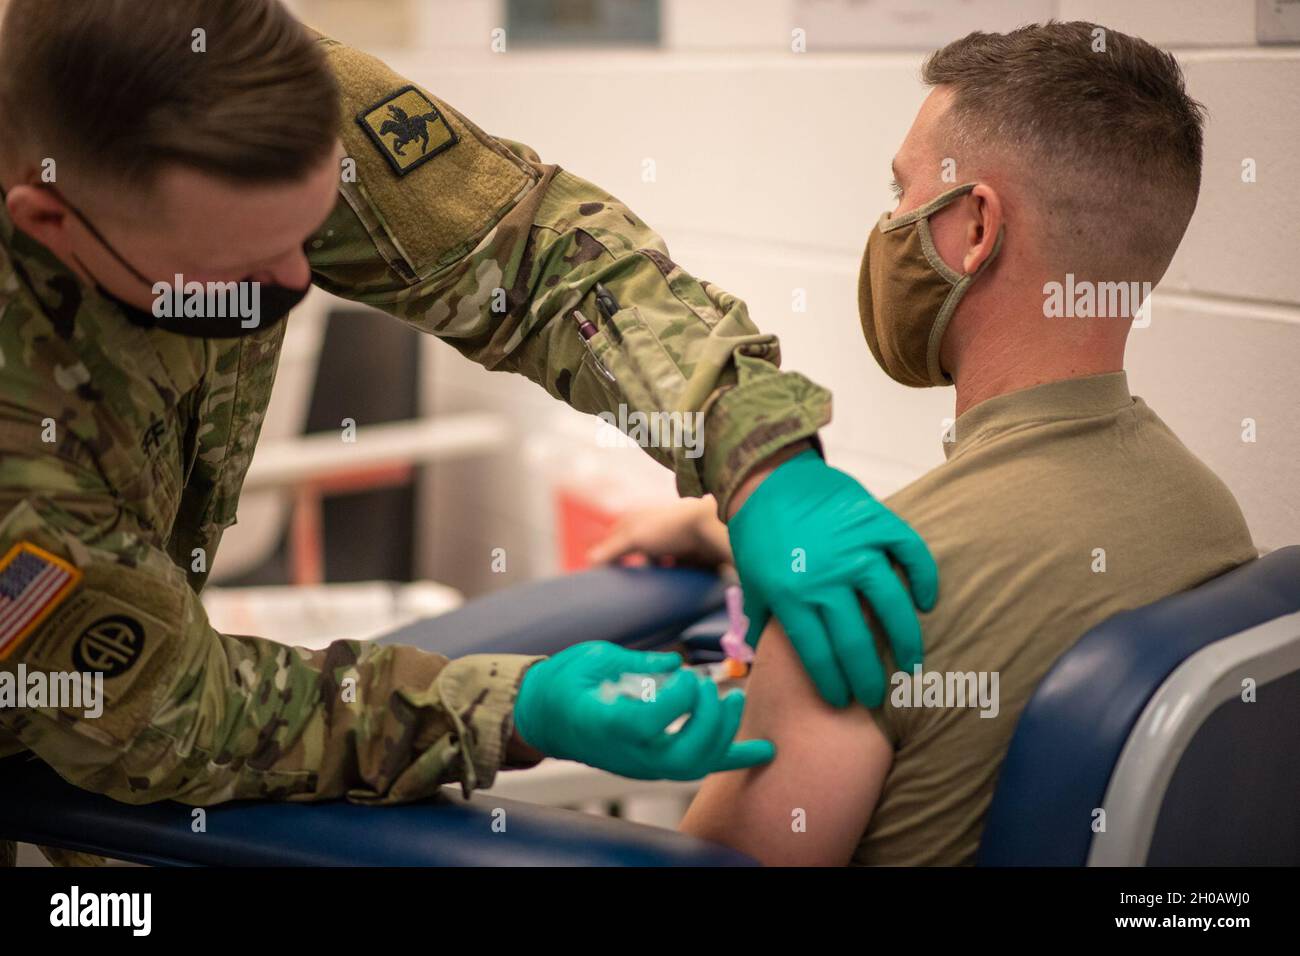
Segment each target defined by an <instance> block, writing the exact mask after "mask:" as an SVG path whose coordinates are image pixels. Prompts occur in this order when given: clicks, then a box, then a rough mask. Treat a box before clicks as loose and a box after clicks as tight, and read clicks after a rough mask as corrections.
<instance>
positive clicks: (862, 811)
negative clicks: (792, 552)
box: [681, 620, 893, 866]
mask: <svg viewBox="0 0 1300 956" xmlns="http://www.w3.org/2000/svg"><path fill="white" fill-rule="evenodd" d="M746 697H747V699H746V702H745V716H744V719H743V720H742V722H741V726H740V734H739V737H740V739H754V738H767V739H769V740H771V741H772V742H773V743H774V744H776V759H775V760H773V761H772V763H770V764H768V765H766V766H763V767H758V768H752V769H749V770H737V771H732V772H730V773H720V774H714V775H713V776H711V777H709V778H708V779H706V780H705V781H704V785H703V787H701V789H700V792H699V794H698V795H697V796H696V798H695V800H694V802H693V803H692V804H691V807H690V809H689V810H688V811H687V813H686V817H685V818H684V819H683V821H682V824H681V828H682V830H683V831H685V832H687V833H692V834H694V835H696V836H700V837H703V838H705V839H709V840H713V841H715V842H718V843H723V844H726V845H728V846H731V847H735V848H736V849H738V850H741V851H743V852H745V853H748V854H750V855H751V856H754V857H756V858H757V859H759V860H760V861H762V862H763V863H766V864H769V865H787V866H812V865H844V864H845V863H848V862H849V859H850V858H851V857H852V855H853V851H854V848H855V847H856V846H857V843H858V840H859V839H860V838H861V836H862V833H863V832H864V831H865V830H866V827H867V823H868V821H869V820H870V819H871V813H872V810H874V808H875V805H876V801H877V800H878V799H879V798H880V791H881V788H882V787H883V786H884V781H885V775H886V774H887V773H888V772H889V767H890V764H891V763H892V761H893V748H892V747H891V746H890V744H889V742H888V741H887V740H886V739H885V736H884V734H882V733H881V731H880V729H879V728H878V727H877V726H876V723H875V721H874V720H873V718H872V716H871V714H870V712H869V711H867V710H866V708H864V707H862V706H861V705H859V704H852V705H850V706H849V707H846V708H844V709H842V710H837V709H835V708H833V707H831V706H830V704H828V703H826V701H824V700H823V699H822V698H821V696H820V695H819V694H818V693H817V690H816V688H815V687H814V686H813V683H812V681H811V680H810V679H809V677H808V674H807V672H806V671H805V670H804V668H803V664H802V663H801V662H800V661H799V658H798V656H797V654H796V653H795V650H794V647H793V645H791V643H790V639H789V638H788V637H787V636H786V634H785V631H784V630H783V629H782V628H781V626H780V624H779V623H777V622H776V621H775V620H773V621H772V623H771V624H769V625H768V627H767V629H766V630H765V631H764V632H763V636H762V639H761V640H760V641H759V644H758V652H757V656H756V659H755V661H754V667H753V671H752V672H751V674H750V677H749V684H748V687H747V688H746Z"/></svg>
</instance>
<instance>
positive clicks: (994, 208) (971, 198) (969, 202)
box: [961, 183, 1002, 275]
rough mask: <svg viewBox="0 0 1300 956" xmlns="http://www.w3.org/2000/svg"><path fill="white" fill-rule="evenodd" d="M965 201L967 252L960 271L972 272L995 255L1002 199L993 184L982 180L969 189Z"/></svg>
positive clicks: (999, 229) (969, 273) (1000, 221)
mask: <svg viewBox="0 0 1300 956" xmlns="http://www.w3.org/2000/svg"><path fill="white" fill-rule="evenodd" d="M965 204H966V207H967V214H968V216H969V221H968V223H967V226H966V235H965V240H966V254H965V256H963V257H962V261H961V271H962V272H964V273H965V274H966V275H971V274H972V273H974V272H976V271H977V270H978V269H979V268H980V266H982V265H984V263H985V262H987V261H988V259H989V256H991V255H993V249H994V247H995V246H996V245H997V240H998V233H999V232H1000V231H1001V229H1002V200H1001V199H1000V198H999V197H998V194H997V191H996V190H995V189H994V188H993V187H992V186H989V185H987V184H986V183H979V184H977V185H976V186H975V188H974V189H972V190H971V191H970V194H969V195H968V196H967V197H966V203H965Z"/></svg>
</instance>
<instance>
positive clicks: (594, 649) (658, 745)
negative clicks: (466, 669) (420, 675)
mask: <svg viewBox="0 0 1300 956" xmlns="http://www.w3.org/2000/svg"><path fill="white" fill-rule="evenodd" d="M681 665H682V659H681V656H680V655H679V654H662V653H654V652H647V651H630V650H628V649H627V648H624V647H619V646H618V645H616V644H610V643H607V642H605V641H587V642H586V643H583V644H575V645H574V646H573V647H570V648H566V649H565V650H563V651H561V652H560V653H558V654H556V655H555V656H554V657H551V658H547V659H546V660H544V661H539V662H538V663H536V664H534V665H533V666H532V667H530V668H528V670H527V672H525V674H524V679H523V683H522V684H521V685H520V688H519V698H518V700H516V701H515V730H516V731H518V733H519V736H520V737H522V738H523V739H524V741H525V742H526V743H528V744H529V745H530V746H532V747H533V748H534V749H536V750H540V751H541V752H542V753H544V754H547V755H548V756H551V757H563V758H566V759H569V760H579V761H581V762H583V763H585V764H590V765H591V766H593V767H599V768H600V769H602V770H608V771H610V772H611V773H616V774H620V775H621V776H624V777H634V778H636V779H638V780H661V779H667V780H695V779H698V778H700V777H703V776H706V775H707V774H710V773H716V772H718V771H722V770H738V769H740V768H742V767H752V766H754V765H755V764H760V763H766V762H768V761H769V760H771V759H772V757H773V756H774V755H775V753H776V750H775V748H774V747H773V746H772V743H771V742H770V741H767V740H746V741H744V742H742V743H734V742H733V740H734V738H735V736H736V731H737V729H738V728H739V727H740V715H741V711H742V710H743V709H744V704H745V696H744V694H743V693H741V692H740V691H732V692H731V693H730V694H728V695H727V696H726V697H724V698H722V699H719V698H718V688H717V685H716V684H714V683H713V681H711V680H709V679H708V678H706V677H702V676H700V675H697V674H695V673H694V672H692V671H689V670H683V669H682V667H681ZM624 675H636V676H637V677H642V676H645V684H646V687H647V690H646V692H645V693H644V694H637V695H636V696H625V695H622V694H619V693H617V692H615V691H612V690H611V686H610V685H614V684H618V683H619V682H620V679H621V678H623V676H624ZM648 675H656V677H657V678H660V679H658V680H651V679H650V678H649V676H648ZM602 685H605V686H603V687H602ZM683 714H690V715H691V717H690V719H689V720H688V721H687V722H686V724H685V725H684V726H683V727H682V728H681V729H680V730H678V731H677V732H676V733H671V734H670V733H668V732H667V728H668V726H669V725H670V724H672V723H673V722H674V721H675V720H677V718H678V717H680V716H682V715H683Z"/></svg>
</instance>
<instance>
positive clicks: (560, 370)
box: [311, 41, 830, 514]
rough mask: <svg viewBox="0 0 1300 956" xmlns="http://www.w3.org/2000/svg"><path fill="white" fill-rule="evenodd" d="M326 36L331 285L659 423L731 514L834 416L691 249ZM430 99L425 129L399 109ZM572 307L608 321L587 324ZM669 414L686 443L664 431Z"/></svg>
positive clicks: (685, 478)
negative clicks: (676, 253)
mask: <svg viewBox="0 0 1300 956" xmlns="http://www.w3.org/2000/svg"><path fill="white" fill-rule="evenodd" d="M325 42H326V43H327V48H328V49H329V51H330V58H331V62H332V64H333V65H334V68H335V71H336V73H337V75H338V76H339V80H340V87H341V89H342V91H343V110H344V131H343V145H344V148H345V151H346V153H347V158H346V159H345V160H344V176H343V183H342V185H341V190H340V192H341V198H340V202H339V203H338V205H337V206H336V208H335V211H334V215H333V216H332V217H331V218H330V220H329V221H328V222H327V223H326V225H325V227H324V228H323V229H322V230H321V232H320V233H319V234H318V235H317V236H316V237H315V238H314V239H313V241H312V243H311V261H312V267H313V272H314V275H315V281H316V282H317V284H319V285H321V286H322V287H324V288H325V289H327V290H328V291H330V292H333V293H335V294H337V295H339V296H342V297H344V298H348V299H352V300H354V301H358V302H362V303H366V304H368V305H372V306H375V307H376V308H379V309H382V310H384V311H386V312H389V313H391V314H392V315H395V316H397V317H398V318H400V319H402V320H403V321H405V322H407V323H409V324H410V325H412V326H414V327H416V328H418V329H420V330H422V331H425V332H429V333H432V334H434V335H437V336H439V337H440V338H443V339H445V340H446V341H448V342H450V343H451V344H452V345H453V346H455V347H456V348H457V349H458V350H459V351H460V352H462V353H463V354H465V355H466V356H468V357H469V358H471V359H473V360H474V361H476V362H478V363H480V364H481V365H484V366H486V367H487V368H489V369H494V370H504V371H511V372H518V373H521V374H523V375H526V376H527V377H528V378H530V379H532V380H533V381H535V382H537V383H538V384H540V385H541V386H542V387H544V388H545V389H546V390H547V391H548V392H549V393H550V394H551V395H553V396H555V397H556V398H559V399H561V400H562V401H565V402H567V403H568V404H570V405H571V406H573V407H574V408H577V409H579V410H581V411H585V412H590V413H598V414H599V413H605V415H607V416H608V420H610V421H613V422H615V423H620V426H621V427H622V426H623V425H633V426H635V425H637V424H641V425H647V424H648V427H647V428H643V429H642V434H644V435H647V436H649V437H650V439H651V440H650V441H646V442H642V444H643V445H647V446H648V447H647V449H646V450H647V451H648V452H649V453H650V454H651V455H653V456H654V457H655V458H656V459H658V460H660V461H661V462H662V463H664V464H665V465H667V466H668V467H670V468H672V469H673V470H674V472H675V474H676V476H677V487H678V490H679V492H680V493H681V494H682V495H700V494H704V493H712V494H714V495H715V496H716V497H717V499H718V506H719V510H720V512H722V513H724V514H725V510H726V505H727V502H728V499H729V498H730V496H731V494H732V493H733V492H734V491H735V489H736V488H737V486H738V485H739V484H740V483H741V481H742V479H743V478H744V476H745V475H746V473H747V472H748V471H749V470H750V469H751V468H752V467H753V466H754V465H756V464H757V463H758V462H759V461H761V460H762V459H764V458H766V457H768V456H769V455H771V454H772V453H773V452H775V451H777V450H778V449H780V448H782V447H784V446H786V445H788V444H790V443H791V442H794V441H797V440H799V439H803V438H809V437H812V436H815V434H816V432H817V430H818V429H819V428H821V427H822V426H823V425H825V424H826V423H827V422H828V421H829V420H830V395H829V393H828V392H827V391H826V390H825V389H823V388H821V387H819V386H817V385H815V384H814V383H812V382H810V381H809V380H808V379H806V378H804V377H803V376H802V375H799V374H796V373H791V372H782V371H780V369H779V367H778V366H779V362H780V352H779V346H778V343H777V340H776V338H775V337H774V336H772V335H765V334H762V333H760V332H759V331H758V329H757V328H755V326H754V324H753V323H752V322H751V321H750V318H749V315H748V312H747V310H746V307H745V304H744V303H743V302H742V301H741V300H739V299H737V298H736V297H734V296H732V295H729V294H728V293H726V292H724V291H723V290H721V289H719V288H717V287H716V286H712V285H710V284H708V283H706V282H702V281H700V280H698V279H696V278H694V277H693V276H691V275H690V274H689V273H687V272H686V271H685V270H683V269H682V268H681V267H680V266H678V265H676V264H675V263H674V262H673V261H672V260H671V259H670V258H669V256H668V250H667V247H666V246H665V245H664V242H663V240H662V239H661V238H660V237H659V236H658V235H657V234H656V233H655V232H654V231H653V230H652V229H651V228H650V227H649V226H647V225H646V224H645V223H644V222H643V221H642V220H641V219H640V217H638V216H637V215H636V214H635V213H633V212H632V211H631V210H630V209H628V208H627V207H625V206H624V205H623V204H622V203H620V202H619V201H618V200H617V199H615V198H614V197H613V196H610V195H609V194H608V193H606V192H604V191H603V190H601V189H599V188H598V187H596V186H594V185H592V184H591V183H589V182H586V181H584V180H582V179H580V178H579V177H577V176H574V175H572V174H571V173H569V172H566V171H564V170H562V169H559V168H558V167H555V166H547V165H543V164H542V163H541V162H540V161H539V160H538V157H537V156H536V154H535V153H533V152H532V151H531V150H530V149H528V148H527V147H524V146H521V145H519V144H515V143H511V142H508V141H506V140H502V139H498V138H494V137H490V136H488V135H487V134H485V133H483V131H482V130H480V129H478V128H477V127H476V126H474V125H473V124H472V123H471V122H470V121H469V120H467V119H466V118H465V117H464V116H462V115H461V114H459V113H458V112H456V111H455V110H454V109H453V108H452V107H450V106H449V105H447V104H446V103H444V102H442V101H441V100H439V99H437V98H436V97H434V96H432V95H431V94H429V93H427V92H426V91H424V90H422V89H420V88H418V87H415V86H412V85H410V84H409V83H408V82H407V81H406V80H404V79H402V78H401V77H399V76H397V75H395V74H393V73H392V72H391V71H389V70H388V68H387V67H386V66H384V65H383V64H382V63H380V62H379V61H378V60H375V59H374V58H372V57H369V56H366V55H365V54H362V53H359V52H357V51H355V50H350V49H349V48H347V47H343V46H341V45H339V44H336V43H333V42H332V41H325ZM394 109H397V110H398V111H399V112H397V113H395V112H393V111H394ZM415 113H420V114H421V120H420V124H419V129H411V128H406V129H403V128H402V126H401V124H398V123H396V122H394V121H393V120H392V119H389V118H388V117H392V116H401V117H408V116H411V115H413V114H415ZM403 122H406V121H405V120H404V121H403ZM408 126H409V124H408ZM383 130H387V132H382V131H383ZM421 133H423V134H425V135H426V136H427V139H428V144H426V145H425V147H424V149H423V153H422V151H421V142H422V141H421V139H420V136H419V134H421ZM408 136H409V141H407V137H408ZM398 150H400V155H398ZM408 163H409V165H407V164H408ZM350 173H353V174H355V175H349V174H350ZM602 289H603V290H607V291H608V293H609V294H610V296H611V298H607V299H604V300H603V301H604V303H605V304H608V305H610V306H611V307H609V308H604V309H602V307H601V306H600V305H598V296H597V292H598V291H600V290H602ZM575 310H577V311H578V312H579V313H580V314H581V315H582V317H583V318H585V319H587V320H589V321H590V322H591V323H592V324H593V326H594V327H595V328H596V329H597V331H596V333H595V335H594V336H593V337H591V338H590V339H589V340H585V339H584V337H583V336H582V335H581V334H580V332H579V323H578V321H577V320H575V319H574V317H573V313H574V311H575ZM638 416H641V417H640V418H638ZM701 421H702V429H699V430H698V431H693V430H692V426H695V425H698V423H700V422H701ZM665 429H667V430H669V432H670V433H671V434H672V435H674V436H677V437H679V438H681V439H682V440H675V441H671V442H663V441H655V440H654V437H655V436H656V435H657V436H659V437H660V438H662V436H663V434H664V433H665ZM665 445H667V447H664V446H665ZM656 446H657V447H656Z"/></svg>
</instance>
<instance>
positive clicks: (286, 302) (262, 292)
mask: <svg viewBox="0 0 1300 956" xmlns="http://www.w3.org/2000/svg"><path fill="white" fill-rule="evenodd" d="M59 199H60V200H61V201H62V202H63V204H64V205H66V206H67V207H68V208H69V209H71V210H72V211H73V212H74V213H75V214H76V216H77V218H78V219H80V220H81V222H82V224H83V225H84V226H85V227H86V228H87V229H88V230H89V231H90V234H91V235H92V236H94V237H95V238H96V239H97V240H99V244H100V245H102V246H103V247H104V248H105V249H107V250H108V251H109V253H111V254H112V256H113V258H114V259H116V260H117V261H118V262H119V263H120V264H121V266H122V268H124V269H126V270H127V271H128V272H130V273H131V275H133V276H135V278H136V279H138V280H139V281H141V282H143V283H144V284H145V285H147V286H149V287H150V288H151V289H152V288H154V287H155V286H158V285H167V286H170V287H171V292H170V293H163V295H161V296H159V298H158V300H157V302H155V305H154V309H155V311H165V312H169V313H170V314H165V315H161V316H160V315H156V314H155V313H154V312H150V311H147V310H145V309H141V308H139V307H138V306H134V305H132V304H131V303H129V302H124V301H123V300H122V299H120V298H118V297H117V296H115V295H113V293H111V292H109V291H108V290H107V289H105V288H104V287H103V286H102V285H100V283H99V280H97V279H96V280H95V290H96V291H97V292H98V293H99V294H100V295H102V296H103V297H104V298H106V299H108V300H109V301H110V302H112V303H113V304H114V305H116V306H117V307H118V308H119V309H121V310H122V311H123V312H124V313H125V314H126V317H127V319H129V320H130V321H131V322H132V323H133V324H135V325H138V326H141V327H142V328H146V329H152V328H158V329H162V330H164V331H166V332H174V333H176V334H177V335H187V336H190V337H192V338H211V339H231V338H239V337H241V336H245V335H253V334H254V333H256V332H260V331H262V330H263V329H269V328H271V327H273V326H274V325H276V324H278V323H279V322H282V321H283V320H284V317H285V316H287V315H288V314H289V312H290V310H292V309H293V307H294V306H296V305H297V304H298V303H299V302H301V301H302V300H303V299H304V298H305V297H306V295H307V293H308V292H310V291H311V283H308V284H307V285H306V286H305V287H304V288H301V289H291V288H289V287H287V286H282V285H267V284H265V283H260V282H253V281H251V280H248V279H244V280H241V281H239V282H233V283H209V284H207V285H202V284H200V283H190V284H189V285H190V286H191V287H196V286H197V287H199V288H197V289H195V288H191V289H190V291H186V288H185V286H184V284H183V283H182V281H181V276H179V275H177V276H176V277H175V282H174V283H155V282H152V281H150V280H149V279H148V278H146V277H145V276H144V275H142V274H141V273H140V271H139V270H138V269H136V268H135V266H133V265H131V263H129V262H127V261H126V259H125V258H123V257H122V255H121V254H120V253H119V252H118V251H117V250H116V249H114V248H113V246H112V244H111V243H109V241H108V240H107V239H105V238H104V236H103V234H102V233H101V232H100V231H99V230H98V229H96V228H95V226H94V224H93V223H92V222H91V221H90V220H89V219H87V218H86V215H85V213H83V212H82V211H81V210H80V209H78V208H77V207H76V206H74V205H72V203H70V202H68V201H67V199H65V198H63V196H62V195H60V196H59ZM305 248H306V246H305V245H304V249H305ZM73 258H74V259H75V258H76V256H73ZM77 262H78V264H80V265H81V268H82V269H83V270H84V271H85V272H86V273H87V274H88V275H91V277H92V278H93V273H91V272H90V270H89V269H87V268H86V265H85V263H83V262H81V260H80V259H77ZM213 286H216V287H217V289H216V290H215V292H214V293H213V294H208V290H209V289H211V288H212V287H213ZM231 287H233V289H232V288H231ZM218 297H219V298H218ZM166 299H170V301H164V300H166ZM187 304H188V305H189V306H191V307H190V308H187ZM164 306H165V307H166V308H163V307H164ZM213 306H215V307H213ZM187 312H191V313H193V314H186V313H187ZM222 312H224V313H226V314H224V315H223V314H220V313H222ZM209 313H212V314H209Z"/></svg>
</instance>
